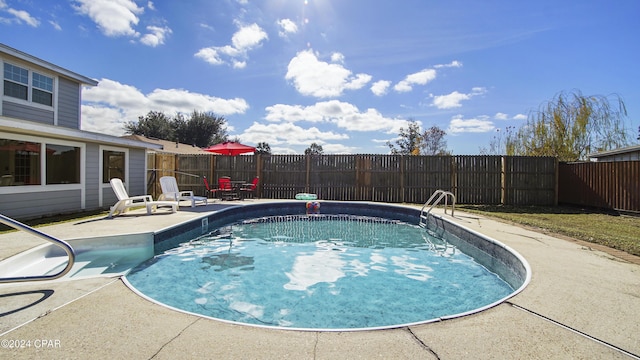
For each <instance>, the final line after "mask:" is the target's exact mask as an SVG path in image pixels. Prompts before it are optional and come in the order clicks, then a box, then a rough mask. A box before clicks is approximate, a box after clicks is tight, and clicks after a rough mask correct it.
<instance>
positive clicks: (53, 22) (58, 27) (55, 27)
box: [49, 20, 62, 31]
mask: <svg viewBox="0 0 640 360" xmlns="http://www.w3.org/2000/svg"><path fill="white" fill-rule="evenodd" d="M49 24H51V26H52V27H53V28H54V29H56V30H58V31H60V30H62V27H61V26H60V24H58V23H57V22H56V21H53V20H49Z"/></svg>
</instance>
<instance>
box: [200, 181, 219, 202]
mask: <svg viewBox="0 0 640 360" xmlns="http://www.w3.org/2000/svg"><path fill="white" fill-rule="evenodd" d="M202 181H203V182H204V188H205V189H206V190H207V194H210V195H211V196H209V197H216V193H217V192H218V189H212V188H211V185H209V180H207V177H206V176H203V177H202Z"/></svg>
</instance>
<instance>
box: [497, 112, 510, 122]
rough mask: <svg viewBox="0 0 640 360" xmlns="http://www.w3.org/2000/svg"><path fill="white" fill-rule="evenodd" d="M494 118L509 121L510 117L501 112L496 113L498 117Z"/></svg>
mask: <svg viewBox="0 0 640 360" xmlns="http://www.w3.org/2000/svg"><path fill="white" fill-rule="evenodd" d="M493 118H494V119H496V120H509V115H507V114H505V113H500V112H499V113H496V115H495V116H494V117H493Z"/></svg>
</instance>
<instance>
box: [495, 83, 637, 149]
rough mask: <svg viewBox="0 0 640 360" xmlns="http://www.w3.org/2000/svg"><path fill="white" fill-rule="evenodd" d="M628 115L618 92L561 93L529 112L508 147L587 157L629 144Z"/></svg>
mask: <svg viewBox="0 0 640 360" xmlns="http://www.w3.org/2000/svg"><path fill="white" fill-rule="evenodd" d="M626 115H627V110H626V108H625V105H624V102H623V101H622V99H621V98H620V97H619V96H617V95H612V96H610V97H606V96H602V95H591V96H584V95H582V93H580V92H579V91H574V92H573V93H565V92H561V93H559V94H558V95H556V96H555V97H554V98H553V99H552V100H551V101H549V102H547V103H544V104H542V105H541V106H540V109H539V110H538V111H537V112H533V113H531V114H530V115H529V118H528V119H527V123H526V124H525V125H524V126H522V127H520V129H519V130H518V131H517V133H516V134H515V136H514V137H513V138H512V139H508V141H507V148H510V147H511V148H513V151H514V154H513V155H529V156H555V157H557V158H558V160H560V161H576V160H584V159H586V158H587V155H588V154H589V153H591V152H596V151H604V150H611V149H614V148H618V147H622V146H626V145H629V143H630V136H629V131H628V130H627V129H626V128H625V124H624V118H625V117H626Z"/></svg>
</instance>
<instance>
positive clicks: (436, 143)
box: [420, 126, 448, 155]
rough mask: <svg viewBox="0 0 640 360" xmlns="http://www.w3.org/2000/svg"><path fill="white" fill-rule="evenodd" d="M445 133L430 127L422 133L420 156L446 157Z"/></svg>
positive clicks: (437, 128) (435, 127)
mask: <svg viewBox="0 0 640 360" xmlns="http://www.w3.org/2000/svg"><path fill="white" fill-rule="evenodd" d="M445 135H447V133H446V132H445V131H444V130H442V129H440V128H439V127H437V126H432V127H430V128H429V129H427V130H425V131H424V133H422V141H421V144H420V148H421V149H422V150H423V151H422V152H421V154H422V155H447V154H448V152H447V141H446V140H445V139H444V137H445Z"/></svg>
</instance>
